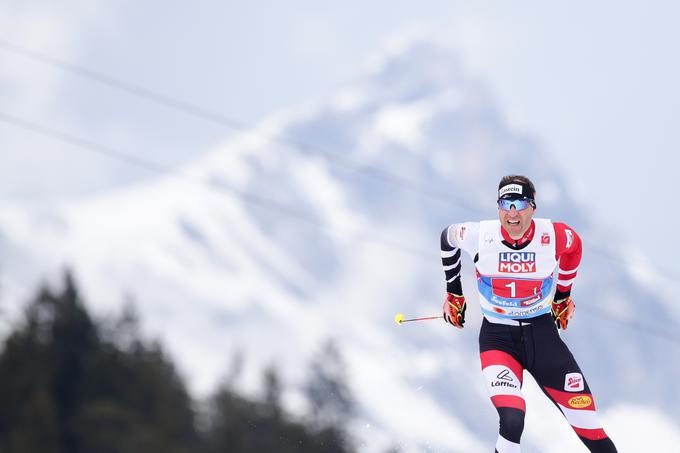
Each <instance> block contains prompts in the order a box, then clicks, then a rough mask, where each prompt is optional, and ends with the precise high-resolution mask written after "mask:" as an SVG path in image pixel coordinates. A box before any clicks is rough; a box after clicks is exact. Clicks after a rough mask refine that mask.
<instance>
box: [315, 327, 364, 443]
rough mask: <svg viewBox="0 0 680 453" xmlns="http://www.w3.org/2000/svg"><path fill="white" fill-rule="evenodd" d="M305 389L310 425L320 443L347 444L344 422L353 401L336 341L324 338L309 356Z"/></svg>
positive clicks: (351, 410) (349, 414) (346, 420)
mask: <svg viewBox="0 0 680 453" xmlns="http://www.w3.org/2000/svg"><path fill="white" fill-rule="evenodd" d="M305 392H306V394H307V398H308V400H309V403H310V408H311V414H310V424H311V426H312V427H313V428H314V429H315V430H316V431H317V437H318V439H319V442H321V443H323V444H324V445H327V446H328V445H336V444H340V445H347V444H349V438H348V434H347V425H348V423H349V421H350V420H351V417H352V414H353V411H354V402H353V398H352V395H351V392H350V389H349V387H348V385H347V367H346V365H345V362H344V359H343V357H342V354H341V353H340V349H339V348H338V346H337V344H336V343H335V342H334V341H333V340H328V341H326V342H325V343H324V344H323V345H322V347H321V349H320V350H319V351H318V352H317V353H316V355H315V356H314V357H313V358H312V362H311V365H310V374H309V377H308V381H307V384H306V385H305Z"/></svg>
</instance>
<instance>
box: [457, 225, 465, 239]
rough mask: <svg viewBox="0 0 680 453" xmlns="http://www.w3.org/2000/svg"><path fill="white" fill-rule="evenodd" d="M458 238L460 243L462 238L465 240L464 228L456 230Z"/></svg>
mask: <svg viewBox="0 0 680 453" xmlns="http://www.w3.org/2000/svg"><path fill="white" fill-rule="evenodd" d="M458 237H459V238H460V240H461V241H462V240H463V238H465V226H462V227H460V228H459V229H458Z"/></svg>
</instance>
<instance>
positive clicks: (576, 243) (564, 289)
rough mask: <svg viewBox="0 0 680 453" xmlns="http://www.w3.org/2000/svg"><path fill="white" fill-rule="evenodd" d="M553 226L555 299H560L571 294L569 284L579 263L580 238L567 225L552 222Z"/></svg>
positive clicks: (572, 280) (570, 284)
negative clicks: (555, 263) (555, 279)
mask: <svg viewBox="0 0 680 453" xmlns="http://www.w3.org/2000/svg"><path fill="white" fill-rule="evenodd" d="M553 226H554V227H555V259H557V261H558V262H559V265H558V268H557V288H556V291H555V300H561V299H564V298H566V297H567V296H569V295H570V294H571V286H572V284H573V283H574V280H575V279H576V273H577V271H578V266H579V264H580V263H581V238H580V237H579V235H578V234H576V231H574V230H573V229H572V228H571V227H570V226H569V225H567V224H565V223H561V222H554V223H553Z"/></svg>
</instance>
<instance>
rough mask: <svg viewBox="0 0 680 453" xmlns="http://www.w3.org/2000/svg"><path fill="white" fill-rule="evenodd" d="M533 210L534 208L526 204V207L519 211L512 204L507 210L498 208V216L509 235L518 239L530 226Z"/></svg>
mask: <svg viewBox="0 0 680 453" xmlns="http://www.w3.org/2000/svg"><path fill="white" fill-rule="evenodd" d="M534 211H535V209H534V208H533V207H532V206H531V205H527V207H526V208H524V209H522V210H519V211H518V210H517V208H515V206H512V207H511V208H510V210H509V211H506V210H504V209H500V208H499V209H498V217H499V218H500V220H501V225H502V226H503V228H505V231H507V232H508V234H509V235H510V237H511V238H513V239H520V238H521V237H522V236H523V235H524V233H526V231H527V230H528V229H529V227H530V226H531V219H532V218H533V216H534Z"/></svg>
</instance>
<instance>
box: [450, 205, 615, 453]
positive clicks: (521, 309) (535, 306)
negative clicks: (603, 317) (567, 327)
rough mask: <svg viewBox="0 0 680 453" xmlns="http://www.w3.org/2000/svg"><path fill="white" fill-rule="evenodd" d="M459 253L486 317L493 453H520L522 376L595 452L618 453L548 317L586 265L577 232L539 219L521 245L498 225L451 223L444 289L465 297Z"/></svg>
mask: <svg viewBox="0 0 680 453" xmlns="http://www.w3.org/2000/svg"><path fill="white" fill-rule="evenodd" d="M461 250H464V251H465V252H466V253H467V254H468V255H469V256H470V257H471V258H472V260H473V262H474V264H475V268H476V274H477V290H478V293H479V301H480V304H481V310H482V313H483V315H484V320H483V321H482V327H481V330H480V333H479V347H480V357H481V365H482V373H483V375H484V379H485V381H486V386H487V390H488V392H489V396H490V397H491V402H492V403H493V405H494V406H495V407H496V410H497V411H498V414H499V417H500V430H499V436H498V440H497V443H496V452H497V453H519V452H520V437H521V435H522V431H523V429H524V414H525V412H526V405H525V401H524V397H523V395H522V381H523V371H524V370H527V371H528V372H529V373H531V375H532V376H533V377H534V379H535V380H536V382H537V383H538V385H539V386H540V387H541V389H542V390H543V391H544V393H545V394H546V396H548V398H550V399H551V400H552V401H553V403H555V405H556V406H557V407H558V408H559V409H560V410H561V411H562V413H563V414H564V416H565V418H566V419H567V420H568V421H569V423H570V424H571V426H572V427H573V429H574V431H575V432H576V434H577V435H578V436H579V438H580V439H581V440H582V442H583V443H584V445H585V446H586V447H587V448H588V449H589V450H590V451H591V452H601V453H610V452H616V448H615V447H614V444H613V443H612V441H611V440H610V439H609V437H608V436H607V434H606V433H605V432H604V430H603V429H602V425H601V424H600V422H599V420H598V417H597V412H596V410H595V401H594V398H593V395H592V394H591V392H590V388H589V387H588V383H587V381H586V379H585V377H584V376H583V373H582V372H581V370H580V368H579V366H578V364H577V363H576V360H575V359H574V357H573V355H572V354H571V352H570V351H569V348H568V347H567V345H566V344H565V343H564V342H563V341H562V339H561V338H560V336H559V333H558V331H557V328H556V326H555V323H554V321H553V319H552V317H551V315H550V310H551V304H552V301H553V298H555V299H558V300H559V299H562V298H564V297H567V296H568V295H569V294H570V292H571V287H572V283H573V281H574V279H575V277H576V274H577V271H578V266H579V263H580V261H581V239H580V238H579V236H578V234H576V232H575V231H574V230H573V229H571V228H570V227H569V226H567V225H566V224H564V223H559V222H552V221H550V220H548V219H539V218H534V219H533V220H532V223H531V225H530V227H529V229H528V230H527V232H526V233H525V234H524V236H523V237H522V238H520V239H519V240H514V239H512V238H511V237H510V236H509V235H508V234H507V232H506V231H505V230H504V229H503V228H502V227H501V223H500V221H498V220H488V221H482V222H467V223H461V224H454V225H450V226H449V227H447V228H446V229H444V231H443V232H442V235H441V253H442V264H443V265H444V272H445V276H446V289H447V291H448V292H450V293H454V294H463V291H462V285H461V279H460V270H461ZM555 280H556V281H555Z"/></svg>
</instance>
